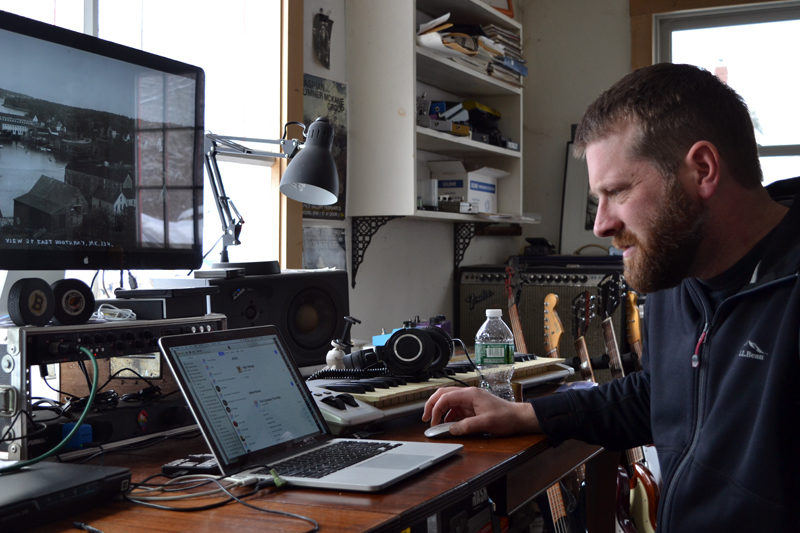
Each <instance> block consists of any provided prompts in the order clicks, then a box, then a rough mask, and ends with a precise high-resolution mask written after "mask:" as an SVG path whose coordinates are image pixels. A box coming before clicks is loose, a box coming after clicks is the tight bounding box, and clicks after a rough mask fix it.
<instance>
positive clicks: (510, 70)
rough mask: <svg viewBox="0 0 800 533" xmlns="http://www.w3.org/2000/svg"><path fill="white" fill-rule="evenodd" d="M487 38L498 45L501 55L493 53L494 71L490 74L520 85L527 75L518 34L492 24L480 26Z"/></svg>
mask: <svg viewBox="0 0 800 533" xmlns="http://www.w3.org/2000/svg"><path fill="white" fill-rule="evenodd" d="M481 29H482V30H483V32H484V34H485V35H486V37H487V38H489V39H491V40H492V41H493V42H494V43H496V44H497V45H499V47H500V49H501V50H502V55H495V56H494V58H493V61H492V67H493V68H494V71H493V72H492V73H491V75H493V76H496V77H498V78H500V79H503V80H505V81H508V82H509V83H513V84H516V85H522V79H523V78H524V77H525V76H527V75H528V67H527V66H526V65H525V58H523V56H522V44H521V42H520V38H519V35H518V34H516V33H514V32H513V31H510V30H507V29H505V28H501V27H499V26H496V25H494V24H486V25H483V26H481Z"/></svg>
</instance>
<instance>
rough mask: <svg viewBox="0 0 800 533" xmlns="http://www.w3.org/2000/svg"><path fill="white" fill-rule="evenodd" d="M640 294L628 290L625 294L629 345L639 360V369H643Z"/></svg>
mask: <svg viewBox="0 0 800 533" xmlns="http://www.w3.org/2000/svg"><path fill="white" fill-rule="evenodd" d="M638 300H639V294H638V293H637V292H636V291H634V290H633V289H631V288H628V290H627V292H626V294H625V315H626V316H627V319H628V327H627V330H628V344H630V346H631V349H632V350H633V352H634V353H635V354H636V357H637V359H638V360H639V368H642V330H641V324H640V320H639V302H638Z"/></svg>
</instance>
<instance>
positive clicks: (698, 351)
mask: <svg viewBox="0 0 800 533" xmlns="http://www.w3.org/2000/svg"><path fill="white" fill-rule="evenodd" d="M700 301H701V302H703V314H704V316H705V317H706V318H705V323H704V324H703V331H702V332H701V333H700V336H699V337H698V339H697V343H696V344H695V348H694V353H693V354H692V355H691V357H690V363H691V365H692V368H694V369H696V370H697V394H696V395H695V406H696V409H697V410H696V411H695V417H694V425H693V427H692V440H691V442H690V443H689V446H688V447H687V448H686V451H685V452H684V454H683V457H681V460H680V462H679V463H678V466H677V467H676V468H675V473H674V474H673V475H672V479H671V480H670V483H669V486H668V487H667V491H666V494H665V495H664V506H663V507H662V508H661V516H662V517H661V524H660V525H659V528H660V529H661V530H663V531H669V528H668V527H667V525H668V523H669V513H670V507H671V505H670V504H671V501H672V499H673V498H674V494H675V485H676V480H677V479H678V478H679V477H680V476H681V475H682V474H683V471H684V470H685V469H686V467H687V464H688V463H689V458H690V457H691V456H692V452H694V449H695V447H696V446H697V440H698V436H699V435H700V431H699V429H700V426H701V425H702V423H703V409H704V402H703V399H704V397H705V373H706V371H705V366H704V365H701V362H702V356H703V352H704V351H705V346H706V343H707V342H708V332H709V330H710V329H711V323H710V322H709V321H708V307H707V305H705V300H704V299H703V298H702V296H701V297H700Z"/></svg>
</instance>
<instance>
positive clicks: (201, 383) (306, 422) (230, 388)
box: [171, 336, 323, 462]
mask: <svg viewBox="0 0 800 533" xmlns="http://www.w3.org/2000/svg"><path fill="white" fill-rule="evenodd" d="M281 349H282V348H281V345H280V344H279V343H278V341H277V339H276V338H275V337H274V336H263V337H251V338H245V339H236V340H229V341H220V342H213V343H204V344H196V345H188V346H176V347H172V348H171V350H172V353H173V355H174V359H175V363H176V364H177V365H180V367H181V369H182V371H183V373H184V375H186V376H187V377H188V378H189V379H188V380H187V381H188V382H187V384H186V390H185V393H186V394H188V395H191V396H192V397H193V399H194V403H195V405H196V406H197V408H198V409H200V410H202V411H203V414H202V417H203V418H205V420H207V423H208V425H209V427H208V428H207V429H208V433H209V436H210V438H212V439H214V440H215V441H216V444H217V447H218V448H219V449H220V450H221V451H222V453H223V454H225V457H224V458H223V460H224V461H226V462H230V461H233V460H235V459H236V458H237V457H240V456H242V455H244V454H246V453H250V452H254V451H258V450H262V449H264V448H268V447H270V446H274V445H278V444H281V443H284V442H290V441H293V440H296V439H299V438H303V437H306V436H310V435H317V434H319V433H320V432H321V431H323V428H321V427H320V425H319V423H318V421H317V420H316V419H315V417H314V414H313V411H312V409H311V408H310V406H309V405H307V404H306V401H305V399H304V397H303V395H302V394H301V393H300V391H298V387H304V386H305V385H304V384H303V383H298V382H297V381H296V380H295V379H294V377H293V375H292V373H291V371H290V370H289V369H288V367H287V366H286V362H285V361H286V357H287V356H286V354H283V353H282V352H281Z"/></svg>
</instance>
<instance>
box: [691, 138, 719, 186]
mask: <svg viewBox="0 0 800 533" xmlns="http://www.w3.org/2000/svg"><path fill="white" fill-rule="evenodd" d="M685 162H686V164H687V166H688V169H689V172H690V176H691V182H692V185H693V186H694V187H695V189H696V190H697V194H698V195H700V197H701V198H703V199H704V200H707V199H708V198H710V197H711V196H713V195H714V192H715V191H716V190H717V187H718V186H719V179H720V157H719V152H718V151H717V147H716V146H714V145H713V144H712V143H710V142H708V141H697V142H696V143H694V144H693V145H692V146H691V148H689V151H688V152H686V159H685Z"/></svg>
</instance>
